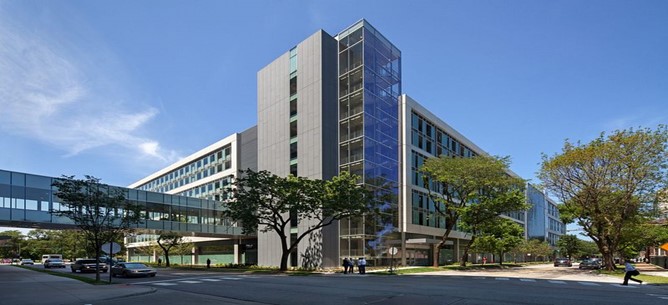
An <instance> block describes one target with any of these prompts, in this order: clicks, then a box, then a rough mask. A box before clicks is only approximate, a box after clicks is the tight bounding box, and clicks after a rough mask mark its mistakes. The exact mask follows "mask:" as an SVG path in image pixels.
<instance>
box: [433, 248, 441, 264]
mask: <svg viewBox="0 0 668 305" xmlns="http://www.w3.org/2000/svg"><path fill="white" fill-rule="evenodd" d="M440 246H441V244H438V245H433V246H432V247H434V251H432V252H433V254H434V259H433V261H434V262H433V264H432V266H433V267H438V260H439V258H440V257H441V247H440Z"/></svg>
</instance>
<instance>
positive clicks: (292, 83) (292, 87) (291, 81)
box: [290, 75, 297, 96]
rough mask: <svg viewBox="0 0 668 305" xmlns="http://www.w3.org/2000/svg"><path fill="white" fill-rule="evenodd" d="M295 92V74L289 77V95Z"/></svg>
mask: <svg viewBox="0 0 668 305" xmlns="http://www.w3.org/2000/svg"><path fill="white" fill-rule="evenodd" d="M295 94H297V76H296V75H295V76H293V77H292V78H290V96H293V95H295Z"/></svg>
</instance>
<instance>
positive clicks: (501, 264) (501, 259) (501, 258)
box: [499, 252, 504, 266]
mask: <svg viewBox="0 0 668 305" xmlns="http://www.w3.org/2000/svg"><path fill="white" fill-rule="evenodd" d="M503 254H504V253H503V252H501V253H500V254H499V266H503Z"/></svg>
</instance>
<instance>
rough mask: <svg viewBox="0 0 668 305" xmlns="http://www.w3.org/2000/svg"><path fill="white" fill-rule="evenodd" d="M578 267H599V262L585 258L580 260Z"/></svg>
mask: <svg viewBox="0 0 668 305" xmlns="http://www.w3.org/2000/svg"><path fill="white" fill-rule="evenodd" d="M578 268H580V269H601V262H600V261H597V260H594V259H585V260H582V262H580V266H579V267H578Z"/></svg>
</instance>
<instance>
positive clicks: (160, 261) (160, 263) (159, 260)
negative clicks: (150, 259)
mask: <svg viewBox="0 0 668 305" xmlns="http://www.w3.org/2000/svg"><path fill="white" fill-rule="evenodd" d="M160 265H162V258H158V266H160Z"/></svg>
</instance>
